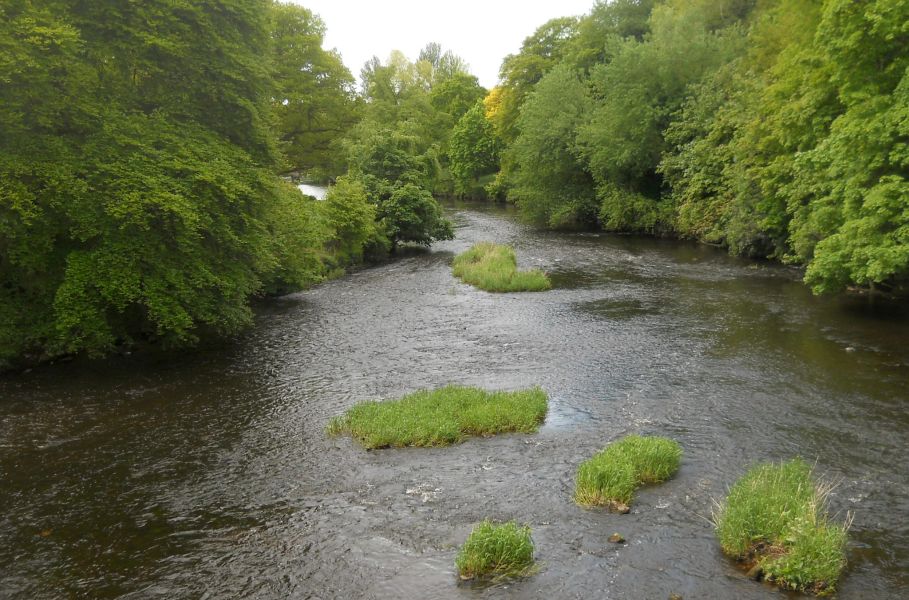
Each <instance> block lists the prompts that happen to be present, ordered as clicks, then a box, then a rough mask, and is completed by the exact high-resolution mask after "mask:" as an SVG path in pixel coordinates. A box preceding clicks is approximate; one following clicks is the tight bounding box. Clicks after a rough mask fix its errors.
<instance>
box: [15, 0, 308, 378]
mask: <svg viewBox="0 0 909 600" xmlns="http://www.w3.org/2000/svg"><path fill="white" fill-rule="evenodd" d="M269 7H270V3H268V2H266V1H265V0H261V1H252V2H251V1H248V0H243V1H240V0H203V1H198V2H188V1H186V2H182V1H178V2H173V1H170V0H167V1H165V0H149V1H147V2H141V3H122V2H117V1H114V0H98V1H96V2H79V1H76V0H47V1H44V2H40V3H39V2H33V1H31V0H10V1H8V2H4V3H3V5H2V6H0V81H3V82H4V85H2V86H0V321H2V327H0V361H2V360H11V359H15V358H17V357H21V356H23V355H31V356H33V357H41V356H44V357H47V356H53V355H55V354H59V353H67V352H88V353H92V354H102V353H104V352H107V351H109V350H111V349H112V348H114V347H116V346H117V345H120V344H129V343H133V342H140V341H146V340H153V341H154V340H156V341H160V342H164V343H167V344H170V345H183V344H188V343H192V342H194V341H195V340H196V339H198V337H199V336H200V335H202V334H204V333H206V332H217V333H231V332H234V331H237V330H238V329H239V328H240V327H242V326H244V325H246V324H248V323H249V322H250V320H251V312H250V309H249V304H248V300H249V297H250V296H251V295H255V294H258V293H260V292H261V291H263V290H264V289H266V288H271V287H273V286H274V287H279V286H280V285H281V283H280V282H281V281H284V280H286V281H287V282H289V283H293V284H302V283H305V282H310V281H314V280H317V279H318V278H319V277H320V271H321V266H320V265H319V264H318V262H317V261H315V260H311V258H312V256H311V255H312V252H311V250H312V249H313V248H318V247H319V246H320V245H322V244H323V243H324V236H323V235H322V233H323V232H322V230H321V227H320V226H319V224H318V222H317V221H316V220H312V219H308V218H307V214H306V209H305V207H301V206H300V204H301V203H300V202H297V203H296V204H294V200H299V198H300V194H299V193H298V192H297V191H295V190H289V189H288V188H286V187H284V186H282V185H280V184H279V182H278V181H277V179H276V178H275V177H274V175H273V169H274V168H275V167H276V166H277V164H278V161H279V156H278V153H277V145H276V143H275V139H274V137H273V135H272V133H271V130H270V128H269V126H268V124H269V122H270V107H269V103H268V100H269V93H270V78H269V68H270V67H269V64H268V60H263V58H262V57H267V56H269V42H268V32H269V21H268V18H269Z"/></svg>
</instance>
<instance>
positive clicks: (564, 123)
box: [507, 66, 596, 227]
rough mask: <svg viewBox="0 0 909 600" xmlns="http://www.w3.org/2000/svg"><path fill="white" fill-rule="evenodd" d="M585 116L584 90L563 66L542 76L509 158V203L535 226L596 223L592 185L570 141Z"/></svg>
mask: <svg viewBox="0 0 909 600" xmlns="http://www.w3.org/2000/svg"><path fill="white" fill-rule="evenodd" d="M589 110H590V100H589V98H588V97H587V94H586V91H585V89H584V86H583V85H582V84H581V82H580V81H579V80H578V78H577V76H576V75H575V74H574V73H573V72H572V71H571V69H569V68H568V67H566V66H559V67H557V68H556V69H554V70H553V71H552V72H550V73H549V74H548V75H546V76H545V77H544V78H543V79H542V80H541V81H540V83H539V84H538V85H537V86H536V88H535V90H534V92H533V94H531V96H530V98H529V99H528V100H527V102H526V103H525V104H524V106H523V107H522V109H521V117H520V119H519V121H518V129H519V130H520V134H519V135H518V137H517V139H516V140H515V141H514V143H513V145H512V146H511V148H510V149H509V151H508V152H507V155H508V158H509V160H510V161H511V164H512V172H511V173H510V174H509V175H510V176H509V183H510V184H511V188H510V189H509V191H508V197H509V199H511V200H513V201H514V202H515V203H516V204H517V205H518V206H519V207H520V209H521V212H522V213H523V214H524V215H525V216H526V217H528V218H529V219H531V220H532V221H534V222H536V223H541V224H546V225H550V226H553V227H558V226H563V225H569V224H574V223H593V222H595V221H596V197H595V188H594V182H593V179H592V178H591V176H590V173H589V171H588V170H587V168H586V166H585V165H584V162H583V161H582V160H581V158H580V156H579V150H578V147H577V145H576V144H575V141H574V138H575V130H576V129H577V127H578V126H580V124H581V123H582V122H583V120H584V119H585V118H586V115H587V114H588V112H589Z"/></svg>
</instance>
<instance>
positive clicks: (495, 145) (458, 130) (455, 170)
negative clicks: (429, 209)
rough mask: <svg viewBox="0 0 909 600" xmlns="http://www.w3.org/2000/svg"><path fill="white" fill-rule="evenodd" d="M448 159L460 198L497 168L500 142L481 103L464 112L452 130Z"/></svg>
mask: <svg viewBox="0 0 909 600" xmlns="http://www.w3.org/2000/svg"><path fill="white" fill-rule="evenodd" d="M448 157H449V160H450V169H451V174H452V176H453V177H454V180H455V192H457V193H459V194H461V195H466V194H468V192H469V191H470V187H471V184H472V183H473V182H476V181H477V180H478V179H479V178H480V177H481V176H483V175H486V174H489V173H492V172H494V171H495V170H496V168H497V167H498V165H499V140H498V138H497V137H496V135H495V129H494V128H493V126H492V123H490V122H489V120H488V119H487V118H486V112H485V109H484V106H483V103H482V102H481V101H478V102H477V103H476V104H474V106H473V108H471V109H470V110H468V111H467V112H466V113H464V116H462V117H461V119H460V120H459V121H458V123H457V125H455V127H454V129H453V130H452V132H451V139H450V140H449V143H448Z"/></svg>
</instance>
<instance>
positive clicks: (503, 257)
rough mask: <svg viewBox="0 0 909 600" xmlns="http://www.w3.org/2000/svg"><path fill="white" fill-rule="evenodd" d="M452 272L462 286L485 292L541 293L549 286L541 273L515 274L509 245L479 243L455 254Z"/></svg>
mask: <svg viewBox="0 0 909 600" xmlns="http://www.w3.org/2000/svg"><path fill="white" fill-rule="evenodd" d="M452 273H453V274H454V276H455V277H460V278H461V280H462V281H464V283H469V284H470V285H473V286H476V287H478V288H480V289H481V290H486V291H487V292H541V291H544V290H548V289H550V288H551V287H552V283H551V282H550V281H549V278H548V277H547V276H546V274H545V273H543V271H541V270H539V269H531V270H529V271H518V261H517V258H516V257H515V254H514V250H513V249H512V248H510V247H509V246H502V245H499V244H493V243H492V242H480V243H478V244H474V245H473V246H472V247H471V248H470V250H468V251H467V252H464V253H462V254H459V255H457V256H456V257H455V259H454V262H453V263H452Z"/></svg>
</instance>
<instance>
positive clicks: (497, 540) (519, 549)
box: [455, 519, 534, 579]
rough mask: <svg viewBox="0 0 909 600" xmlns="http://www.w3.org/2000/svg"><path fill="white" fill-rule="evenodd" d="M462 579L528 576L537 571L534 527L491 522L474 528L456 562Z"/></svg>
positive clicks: (511, 522) (487, 521)
mask: <svg viewBox="0 0 909 600" xmlns="http://www.w3.org/2000/svg"><path fill="white" fill-rule="evenodd" d="M455 565H456V566H457V568H458V574H459V575H460V577H461V579H476V578H477V577H488V576H493V577H524V576H527V575H530V574H531V573H532V572H533V566H534V561H533V540H532V539H531V537H530V527H529V526H527V525H518V524H517V523H515V522H514V521H510V522H508V523H502V524H499V525H496V524H494V523H493V522H491V521H489V520H488V519H487V520H485V521H483V522H482V523H480V524H479V525H477V526H476V527H474V528H473V531H471V533H470V535H469V536H468V537H467V541H465V542H464V545H463V546H461V549H460V551H459V552H458V556H457V558H456V559H455Z"/></svg>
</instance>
